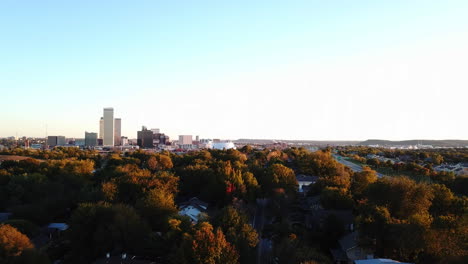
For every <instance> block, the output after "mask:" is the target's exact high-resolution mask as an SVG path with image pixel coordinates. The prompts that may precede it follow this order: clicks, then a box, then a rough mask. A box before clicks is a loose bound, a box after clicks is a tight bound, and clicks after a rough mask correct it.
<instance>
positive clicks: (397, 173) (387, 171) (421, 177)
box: [372, 168, 432, 183]
mask: <svg viewBox="0 0 468 264" xmlns="http://www.w3.org/2000/svg"><path fill="white" fill-rule="evenodd" d="M372 169H374V170H376V171H377V172H379V173H382V174H383V175H385V176H392V177H399V176H406V177H408V178H410V179H412V180H414V181H416V182H425V183H431V182H432V181H431V178H430V177H428V176H424V175H418V174H414V173H411V172H408V171H395V170H393V169H392V168H372Z"/></svg>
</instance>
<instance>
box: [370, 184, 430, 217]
mask: <svg viewBox="0 0 468 264" xmlns="http://www.w3.org/2000/svg"><path fill="white" fill-rule="evenodd" d="M364 196H365V197H366V198H367V199H368V200H369V201H371V202H372V203H374V204H376V205H378V206H386V207H387V208H388V210H389V211H390V213H391V215H392V216H393V217H396V218H398V219H407V218H409V217H410V216H411V215H413V214H427V210H428V209H429V207H430V206H431V200H432V199H433V197H434V195H433V192H432V189H431V188H430V187H429V185H427V184H424V183H416V182H415V181H413V180H411V179H409V178H406V177H391V178H389V177H384V178H381V179H379V180H378V181H376V182H375V183H373V184H370V185H369V187H368V188H367V189H366V190H365V191H364Z"/></svg>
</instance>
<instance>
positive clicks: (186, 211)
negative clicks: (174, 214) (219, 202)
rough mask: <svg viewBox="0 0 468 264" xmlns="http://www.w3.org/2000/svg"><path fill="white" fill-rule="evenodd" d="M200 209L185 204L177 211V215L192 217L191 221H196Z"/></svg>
mask: <svg viewBox="0 0 468 264" xmlns="http://www.w3.org/2000/svg"><path fill="white" fill-rule="evenodd" d="M201 212H202V211H201V210H200V209H198V208H196V207H194V206H191V205H189V206H186V207H184V208H183V209H182V210H180V211H179V215H186V216H188V217H190V219H192V221H195V222H197V221H198V216H199V215H200V213H201Z"/></svg>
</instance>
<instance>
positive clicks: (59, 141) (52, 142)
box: [47, 136, 65, 147]
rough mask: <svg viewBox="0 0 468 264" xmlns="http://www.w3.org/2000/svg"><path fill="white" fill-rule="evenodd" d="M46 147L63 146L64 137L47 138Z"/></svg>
mask: <svg viewBox="0 0 468 264" xmlns="http://www.w3.org/2000/svg"><path fill="white" fill-rule="evenodd" d="M47 146H49V147H55V146H65V137H64V136H48V137H47Z"/></svg>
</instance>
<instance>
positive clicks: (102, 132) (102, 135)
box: [99, 117, 104, 139]
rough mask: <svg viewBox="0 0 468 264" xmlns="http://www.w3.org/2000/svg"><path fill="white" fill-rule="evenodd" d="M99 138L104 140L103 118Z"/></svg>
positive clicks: (100, 123) (100, 122) (100, 121)
mask: <svg viewBox="0 0 468 264" xmlns="http://www.w3.org/2000/svg"><path fill="white" fill-rule="evenodd" d="M99 138H100V139H103V138H104V118H103V117H101V119H100V120H99Z"/></svg>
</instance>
